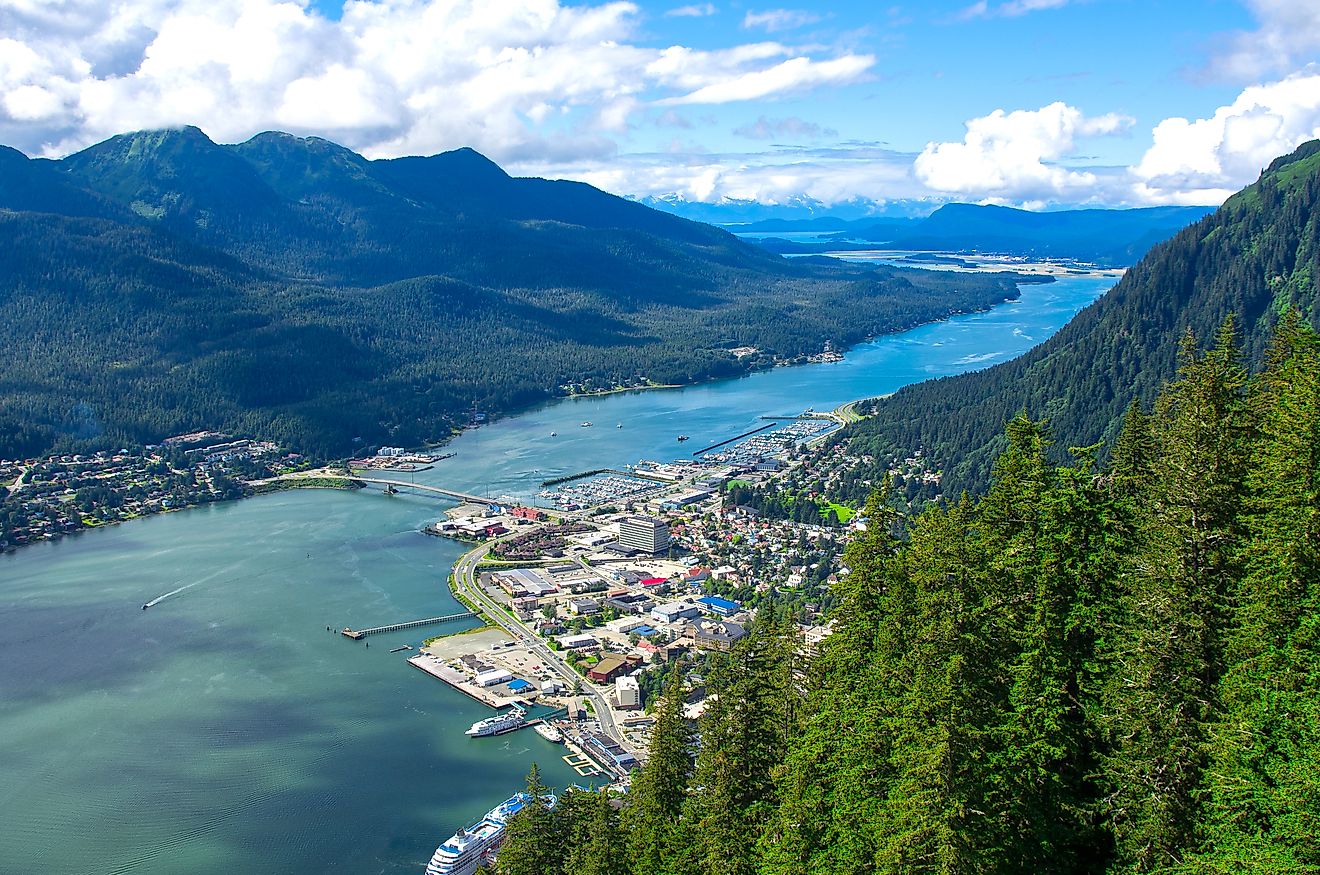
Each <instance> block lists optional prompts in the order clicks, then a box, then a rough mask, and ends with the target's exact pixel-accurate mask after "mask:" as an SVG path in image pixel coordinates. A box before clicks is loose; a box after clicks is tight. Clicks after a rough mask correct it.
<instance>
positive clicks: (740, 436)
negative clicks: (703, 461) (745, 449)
mask: <svg viewBox="0 0 1320 875" xmlns="http://www.w3.org/2000/svg"><path fill="white" fill-rule="evenodd" d="M777 425H779V423H778V422H769V423H766V424H765V425H763V426H761V427H760V428H754V429H752V430H751V431H745V432H743V433H742V434H736V435H734V436H733V437H731V438H729V439H728V440H727V441H720V442H719V443H718V444H711V445H710V446H708V447H705V448H704V449H700V450H696V451H695V452H693V453H692V455H694V456H700V455H701V454H702V453H709V452H710V451H711V450H717V449H719V448H720V447H722V446H724V445H725V444H731V443H733V442H734V441H740V440H742V439H743V438H745V437H751V436H752V435H754V434H759V433H761V432H763V431H765V430H766V429H771V428H774V427H775V426H777Z"/></svg>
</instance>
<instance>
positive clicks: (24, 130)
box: [0, 0, 1320, 209]
mask: <svg viewBox="0 0 1320 875" xmlns="http://www.w3.org/2000/svg"><path fill="white" fill-rule="evenodd" d="M185 124H193V125H196V126H198V127H200V128H201V129H202V130H203V131H205V132H206V133H207V134H208V135H209V136H210V137H211V138H212V139H214V140H216V141H217V142H222V143H233V142H241V141H243V140H245V139H247V138H248V137H250V136H252V135H254V134H256V133H259V132H261V131H266V130H283V131H288V132H290V133H294V134H298V135H300V136H320V137H324V138H326V139H329V140H333V141H335V142H338V143H342V144H343V145H345V146H348V147H350V148H352V149H354V150H356V151H358V152H361V153H362V154H364V155H366V156H368V157H371V158H378V157H394V156H399V155H426V154H434V153H436V152H441V151H445V150H448V149H455V148H459V147H463V146H470V147H472V148H475V149H477V150H478V151H480V152H482V153H483V154H485V155H487V156H489V157H490V158H492V159H493V160H495V161H497V162H499V163H500V164H501V165H502V166H504V167H505V168H506V169H507V170H509V171H510V172H511V173H515V174H518V175H536V176H548V177H552V178H567V179H579V180H584V181H586V182H589V183H591V184H593V185H597V186H599V187H600V188H603V189H605V190H607V191H611V192H614V193H616V194H622V195H627V196H635V197H641V196H648V195H651V196H678V197H681V198H684V199H687V200H693V201H705V202H716V201H719V200H721V199H746V200H756V201H760V202H762V203H789V202H793V201H794V200H796V199H801V198H811V199H815V200H819V201H822V202H824V203H825V204H835V203H839V202H842V201H849V200H853V199H869V200H874V201H878V202H881V203H884V202H890V201H901V200H907V199H924V200H930V201H936V202H942V201H947V200H960V201H968V202H975V203H1000V204H1010V205H1016V206H1025V207H1028V208H1033V209H1040V208H1049V207H1059V206H1077V205H1096V206H1148V205H1160V204H1217V203H1220V202H1222V201H1223V199H1224V198H1226V197H1227V196H1228V195H1229V194H1231V193H1232V192H1233V191H1235V190H1237V189H1238V188H1240V187H1241V186H1243V185H1245V184H1247V183H1249V182H1251V181H1252V180H1253V179H1255V178H1256V176H1257V175H1258V174H1259V172H1260V170H1261V169H1262V168H1263V167H1264V166H1265V165H1267V164H1268V163H1269V162H1270V161H1271V160H1272V159H1273V158H1274V157H1276V156H1278V155H1280V154H1284V153H1286V152H1288V151H1291V150H1292V149H1293V148H1295V147H1296V146H1297V145H1298V144H1300V143H1302V142H1305V141H1306V140H1309V139H1314V138H1316V137H1320V2H1316V0H953V2H941V0H924V2H905V0H894V2H884V0H878V2H867V0H841V2H833V3H830V2H815V3H810V4H806V3H798V4H794V5H782V6H781V5H777V3H776V2H775V0H772V2H770V3H761V2H746V0H738V2H730V0H710V2H695V3H688V2H684V0H670V2H584V3H567V2H557V0H487V2H461V0H346V2H345V0H0V143H4V144H7V145H11V146H13V147H14V148H17V149H19V150H21V151H23V152H25V153H27V154H28V155H31V156H34V157H37V156H41V157H60V156H63V155H67V154H69V153H71V152H74V151H77V150H79V149H82V148H85V147H87V146H89V145H91V144H93V143H96V142H99V141H101V140H104V139H106V138H108V137H110V136H113V135H115V134H118V133H124V132H127V131H134V130H142V129H150V128H164V127H175V126H180V125H185Z"/></svg>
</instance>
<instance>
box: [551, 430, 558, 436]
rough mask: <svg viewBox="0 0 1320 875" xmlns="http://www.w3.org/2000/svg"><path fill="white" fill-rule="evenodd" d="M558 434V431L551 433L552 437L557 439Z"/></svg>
mask: <svg viewBox="0 0 1320 875" xmlns="http://www.w3.org/2000/svg"><path fill="white" fill-rule="evenodd" d="M558 434H559V432H557V431H552V432H550V437H555V436H556V435H558Z"/></svg>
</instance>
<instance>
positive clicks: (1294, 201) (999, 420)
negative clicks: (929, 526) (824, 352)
mask: <svg viewBox="0 0 1320 875" xmlns="http://www.w3.org/2000/svg"><path fill="white" fill-rule="evenodd" d="M1317 204H1320V141H1317V142H1311V143H1307V144H1306V145H1304V146H1302V147H1301V148H1299V149H1298V150H1297V151H1296V152H1294V153H1293V154H1291V155H1289V156H1286V157H1284V158H1280V159H1278V160H1277V161H1275V162H1274V163H1273V164H1271V165H1270V167H1269V168H1268V169H1267V170H1266V171H1265V172H1264V173H1263V174H1262V176H1261V178H1260V179H1259V180H1258V181H1257V182H1255V183H1254V184H1252V185H1251V186H1249V187H1248V188H1246V189H1245V190H1243V191H1242V192H1241V193H1239V194H1238V195H1236V196H1234V197H1233V198H1231V199H1230V200H1229V201H1228V202H1227V203H1226V204H1224V206H1223V207H1222V208H1220V209H1219V210H1218V211H1216V212H1215V213H1214V214H1213V215H1211V216H1208V217H1206V218H1205V219H1202V220H1201V221H1199V222H1197V223H1196V224H1194V225H1192V226H1190V227H1188V228H1187V229H1185V230H1183V231H1182V232H1180V233H1179V234H1177V235H1176V236H1174V237H1173V238H1172V239H1171V240H1169V241H1168V242H1166V243H1163V244H1160V245H1159V246H1156V247H1155V248H1154V249H1152V250H1151V252H1150V253H1149V254H1148V255H1147V256H1146V257H1145V258H1143V259H1142V260H1141V261H1140V262H1138V263H1137V264H1136V265H1135V266H1134V267H1132V268H1131V269H1130V270H1129V271H1128V272H1127V274H1126V275H1125V276H1124V277H1123V279H1122V280H1121V281H1120V282H1119V283H1118V284H1117V285H1116V286H1115V287H1114V288H1113V289H1112V290H1111V291H1110V292H1108V293H1107V294H1106V295H1104V296H1103V297H1102V298H1100V299H1099V300H1098V301H1096V302H1095V303H1094V304H1092V305H1091V306H1090V307H1087V308H1086V309H1085V310H1083V311H1082V312H1081V313H1079V314H1078V315H1077V316H1076V317H1075V318H1074V319H1073V320H1072V321H1071V322H1069V323H1068V325H1066V326H1065V327H1064V328H1063V329H1062V330H1060V331H1059V333H1058V334H1056V335H1055V336H1054V337H1052V338H1050V339H1049V340H1048V341H1046V342H1045V343H1043V344H1041V345H1040V346H1038V347H1036V348H1035V349H1033V350H1031V351H1030V352H1028V353H1027V354H1026V355H1024V356H1022V357H1020V358H1018V359H1015V360H1014V361H1011V362H1006V363H1004V364H1001V365H997V366H995V367H993V368H989V369H987V370H984V371H980V372H977V373H974V374H965V375H962V376H957V377H949V378H946V379H942V380H937V381H933V382H929V383H922V384H920V385H916V386H910V387H908V388H905V389H903V390H902V391H900V392H898V393H896V394H895V395H893V396H892V397H890V398H888V399H885V400H882V401H879V402H876V403H874V404H873V405H871V406H870V408H869V409H870V411H871V412H873V413H874V414H875V415H874V417H872V418H871V419H868V420H866V421H864V422H862V423H859V424H857V425H855V426H853V427H852V428H851V429H850V430H849V433H848V436H847V438H846V439H848V440H850V441H851V442H852V446H853V447H854V448H855V449H857V450H858V451H862V452H868V453H874V454H876V455H879V456H887V455H888V454H889V453H891V452H894V451H911V450H914V449H917V448H918V447H922V448H925V449H926V451H927V454H928V455H931V456H933V457H934V458H935V459H936V460H937V462H938V463H939V464H940V465H943V466H944V467H945V468H946V471H947V472H948V473H947V475H946V477H945V482H944V483H943V484H942V488H943V490H944V491H945V493H946V494H957V492H958V491H959V490H961V489H964V488H973V489H981V488H984V485H985V484H986V483H987V481H988V476H989V472H990V465H991V462H992V460H993V459H994V458H995V456H996V455H998V453H999V452H1000V451H1001V450H1002V449H1003V448H1004V440H1003V438H1002V436H1001V433H1002V429H1003V427H1004V424H1005V423H1006V422H1008V421H1009V420H1011V419H1012V418H1013V417H1014V416H1015V415H1016V414H1017V413H1018V412H1019V411H1023V410H1025V411H1027V412H1028V413H1029V414H1030V415H1031V416H1034V417H1044V418H1046V419H1047V420H1048V422H1049V426H1050V429H1051V432H1052V433H1053V434H1054V435H1055V439H1056V446H1057V448H1058V449H1057V450H1056V452H1058V453H1060V454H1061V453H1062V450H1064V449H1066V448H1067V447H1070V446H1084V445H1088V444H1091V443H1093V442H1095V441H1097V440H1100V439H1102V438H1104V439H1111V440H1112V439H1113V437H1114V436H1115V434H1116V433H1117V430H1118V426H1119V422H1120V420H1121V418H1122V415H1123V411H1124V410H1125V409H1126V408H1127V407H1128V405H1129V404H1130V403H1131V402H1132V401H1134V400H1142V401H1144V402H1145V403H1147V404H1149V403H1150V402H1151V401H1152V400H1153V399H1154V397H1155V396H1156V394H1158V392H1159V391H1160V389H1161V388H1162V387H1163V386H1164V385H1165V384H1166V383H1167V382H1169V381H1170V380H1171V379H1173V376H1174V373H1175V370H1176V361H1177V343H1178V338H1179V337H1181V336H1182V334H1183V333H1184V332H1185V331H1188V330H1190V331H1191V332H1192V334H1193V335H1194V336H1195V337H1196V338H1197V339H1198V340H1199V341H1201V342H1202V343H1207V342H1209V340H1210V338H1211V337H1212V335H1213V334H1214V332H1215V330H1216V328H1217V327H1218V326H1219V324H1220V323H1221V322H1222V321H1223V319H1224V318H1225V317H1226V316H1228V315H1229V314H1230V313H1233V314H1236V316H1237V318H1238V324H1239V326H1240V328H1241V331H1242V334H1243V347H1244V354H1245V356H1246V358H1247V361H1248V362H1249V363H1251V364H1252V365H1255V366H1259V365H1260V364H1261V362H1262V361H1263V357H1264V353H1265V349H1266V345H1267V343H1268V337H1269V332H1270V330H1271V328H1272V326H1273V325H1274V323H1275V321H1276V320H1277V318H1278V316H1279V314H1280V313H1281V312H1283V310H1284V309H1285V308H1287V307H1295V308H1297V309H1298V310H1299V311H1300V312H1301V313H1302V314H1303V315H1304V317H1305V318H1307V319H1309V320H1310V321H1311V322H1312V324H1316V323H1317V321H1320V307H1317V304H1318V303H1320V299H1318V295H1320V292H1318V291H1317V284H1316V277H1317V275H1320V215H1317Z"/></svg>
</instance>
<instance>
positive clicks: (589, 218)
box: [0, 128, 1020, 457]
mask: <svg viewBox="0 0 1320 875" xmlns="http://www.w3.org/2000/svg"><path fill="white" fill-rule="evenodd" d="M0 234H3V235H4V238H3V239H5V240H6V244H7V245H6V246H5V248H4V249H3V250H0V320H3V321H4V324H5V326H6V343H5V344H4V346H3V347H0V457H14V456H27V455H34V454H39V453H43V452H47V451H49V450H52V449H56V448H58V449H64V450H79V449H87V448H107V447H117V446H123V445H126V444H130V443H149V442H153V441H157V440H160V439H161V438H163V437H165V436H167V435H169V434H173V433H178V432H182V431H191V430H193V429H195V428H203V427H208V428H221V429H227V430H230V431H236V432H241V433H245V434H253V435H262V436H265V437H270V438H275V439H278V440H282V441H285V442H286V443H287V444H289V445H291V446H293V447H297V448H299V449H302V450H304V451H307V452H311V453H313V454H318V455H323V456H335V455H343V454H347V453H350V452H353V451H354V450H358V449H361V448H362V447H363V446H364V445H367V446H370V445H379V444H382V443H392V444H405V445H418V444H421V443H423V442H427V441H432V440H437V439H442V438H444V437H446V436H447V435H448V434H449V433H450V432H451V429H452V428H453V427H454V426H456V425H461V424H463V423H464V422H465V421H466V419H465V416H464V411H467V410H470V409H471V407H472V405H474V404H476V405H477V406H478V407H480V408H481V409H483V410H485V411H487V412H490V413H499V412H507V411H511V410H515V409H518V408H521V407H525V406H527V405H530V404H533V403H536V402H539V401H543V400H546V399H548V398H551V397H554V396H555V395H557V394H562V392H563V390H562V389H561V388H560V387H561V386H562V385H563V384H566V383H577V384H584V385H587V386H589V387H590V386H594V387H600V388H610V387H613V386H615V385H638V384H641V383H643V382H644V381H646V380H653V381H656V382H662V383H691V382H695V381H698V380H702V379H708V378H712V377H721V376H735V375H738V374H741V373H746V372H747V371H748V370H749V369H752V368H757V367H766V366H769V365H770V364H771V361H772V357H780V358H793V357H796V356H799V355H803V354H807V353H813V352H818V351H819V350H820V349H821V348H822V347H823V345H824V344H825V342H827V341H828V342H830V343H832V344H834V345H835V346H837V347H844V346H847V345H850V344H852V343H856V342H858V341H860V340H862V339H864V338H866V337H867V336H870V335H874V334H879V333H884V332H887V331H893V330H899V329H903V328H907V327H911V326H913V325H916V324H920V323H922V322H926V321H930V320H932V319H938V318H942V317H944V316H946V315H948V314H950V313H952V312H955V311H959V310H967V309H980V308H985V307H989V306H993V305H994V304H996V303H998V302H1001V301H1003V300H1005V299H1007V298H1012V297H1014V296H1016V294H1017V289H1016V281H1017V280H1018V279H1020V278H1017V277H1012V276H1000V277H983V278H958V279H952V278H950V277H948V276H941V275H938V274H921V273H915V272H904V271H894V270H884V269H882V270H874V269H868V268H864V267H859V266H854V265H844V264H839V263H837V262H833V263H832V262H792V261H786V260H784V259H781V258H778V257H776V256H773V255H771V254H769V253H766V252H764V251H763V250H761V249H759V248H757V247H755V246H752V245H750V244H747V243H744V242H742V241H740V240H738V239H737V238H736V237H734V236H732V235H730V234H728V233H726V232H724V231H721V230H719V229H716V228H713V227H710V226H706V225H701V224H698V223H694V222H689V221H687V220H685V219H680V218H678V217H676V216H671V215H668V214H664V213H659V212H656V211H654V210H651V209H649V208H647V207H645V206H642V205H640V204H637V203H634V202H630V201H626V200H624V199H621V198H617V197H614V196H612V195H609V194H606V193H604V192H601V191H598V190H596V189H594V188H591V187H590V186H587V185H583V184H581V183H573V182H553V181H547V180H540V179H519V178H515V177H511V176H509V175H508V174H506V173H505V172H504V171H503V170H501V169H500V168H499V167H498V166H496V165H495V164H494V163H492V162H490V161H489V160H488V159H486V158H485V157H483V156H481V155H479V154H478V153H476V152H473V151H472V150H470V149H460V150H457V151H454V152H447V153H443V154H440V155H434V156H429V157H419V158H401V159H393V160H381V161H371V160H368V159H366V158H363V157H362V156H360V155H356V154H355V153H353V152H351V151H350V150H348V149H345V148H343V147H341V146H338V145H336V144H334V143H330V142H329V141H326V140H320V139H316V138H309V139H304V138H298V137H293V136H290V135H288V134H280V133H275V132H272V133H266V134H260V135H258V136H256V137H254V138H252V139H251V140H249V141H247V142H246V143H242V144H238V145H236V146H225V145H219V144H216V143H214V142H212V141H211V140H210V139H209V138H207V137H206V136H205V134H203V133H202V132H201V131H200V130H198V129H196V128H184V129H179V130H169V131H148V132H139V133H135V134H124V135H121V136H117V137H113V138H111V139H110V140H107V141H106V142H104V143H100V144H97V145H95V146H92V147H90V148H89V149H86V150H84V151H83V152H80V153H78V154H76V155H72V156H69V157H68V158H65V159H62V160H60V161H48V160H41V159H38V160H33V159H28V158H26V157H25V156H23V155H22V154H21V153H18V152H16V151H14V150H9V149H6V150H3V151H0ZM742 345H747V346H755V347H757V348H759V349H761V350H763V351H764V353H765V354H764V355H763V356H761V357H759V358H756V359H739V358H737V357H735V356H733V355H732V354H731V353H730V352H729V351H728V350H729V348H731V347H734V346H742Z"/></svg>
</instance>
